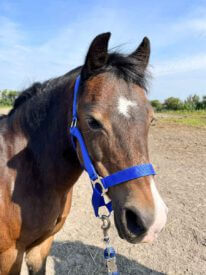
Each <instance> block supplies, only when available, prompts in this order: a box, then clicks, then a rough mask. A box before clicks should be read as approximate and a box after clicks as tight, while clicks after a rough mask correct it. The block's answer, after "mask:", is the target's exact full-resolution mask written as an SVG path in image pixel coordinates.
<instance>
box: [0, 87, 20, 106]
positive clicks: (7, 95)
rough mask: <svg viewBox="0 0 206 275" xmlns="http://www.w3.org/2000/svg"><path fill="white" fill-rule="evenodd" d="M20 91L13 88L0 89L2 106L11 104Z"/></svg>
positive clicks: (0, 104) (0, 103)
mask: <svg viewBox="0 0 206 275" xmlns="http://www.w3.org/2000/svg"><path fill="white" fill-rule="evenodd" d="M18 95H19V93H18V92H17V91H12V90H3V91H0V106H11V105H13V103H14V100H15V99H16V98H17V96H18Z"/></svg>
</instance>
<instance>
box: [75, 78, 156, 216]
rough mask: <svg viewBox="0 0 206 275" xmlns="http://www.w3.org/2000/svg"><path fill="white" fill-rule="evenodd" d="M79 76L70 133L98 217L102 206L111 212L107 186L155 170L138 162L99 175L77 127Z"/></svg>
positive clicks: (139, 176)
mask: <svg viewBox="0 0 206 275" xmlns="http://www.w3.org/2000/svg"><path fill="white" fill-rule="evenodd" d="M80 81H81V79H80V76H78V77H77V78H76V81H75V86H74V99H73V113H72V116H73V117H72V123H71V126H70V134H71V139H72V144H73V147H74V148H75V149H76V146H75V141H74V138H76V139H77V141H78V142H79V145H80V148H81V153H82V158H83V162H84V163H83V165H84V169H85V170H86V172H87V173H88V175H89V178H90V180H91V183H92V188H93V195H92V205H93V208H94V213H95V216H96V217H99V208H100V207H102V206H106V208H107V209H108V211H109V213H111V212H112V202H111V201H110V202H106V199H105V194H106V192H107V191H108V188H110V187H112V186H115V185H117V184H121V183H123V182H126V181H130V180H133V179H137V178H141V177H145V176H150V175H155V174H156V173H155V170H154V168H153V166H152V164H151V163H146V164H140V165H136V166H132V167H129V168H126V169H123V170H121V171H118V172H116V173H114V174H111V175H109V176H107V177H104V178H102V177H100V176H99V175H98V173H97V172H96V170H95V168H94V165H93V164H92V161H91V158H90V156H89V153H88V151H87V148H86V145H85V142H84V139H83V136H82V134H81V132H80V130H79V129H78V127H77V122H78V115H77V96H78V90H79V85H80Z"/></svg>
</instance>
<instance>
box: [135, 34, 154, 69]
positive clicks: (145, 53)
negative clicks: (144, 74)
mask: <svg viewBox="0 0 206 275" xmlns="http://www.w3.org/2000/svg"><path fill="white" fill-rule="evenodd" d="M130 56H131V57H133V58H136V59H138V61H139V62H140V64H141V65H142V69H143V70H145V69H146V68H147V65H148V63H149V57H150V41H149V39H148V38H147V37H144V39H143V40H142V42H141V43H140V45H139V46H138V48H137V49H136V50H135V51H134V52H133V53H132V54H130Z"/></svg>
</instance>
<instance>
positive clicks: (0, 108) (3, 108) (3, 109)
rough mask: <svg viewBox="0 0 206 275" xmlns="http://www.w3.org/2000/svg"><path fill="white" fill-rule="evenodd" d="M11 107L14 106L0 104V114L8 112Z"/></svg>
mask: <svg viewBox="0 0 206 275" xmlns="http://www.w3.org/2000/svg"><path fill="white" fill-rule="evenodd" d="M11 108H12V107H11V106H2V105H0V115H1V114H7V113H8V112H9V110H10V109H11Z"/></svg>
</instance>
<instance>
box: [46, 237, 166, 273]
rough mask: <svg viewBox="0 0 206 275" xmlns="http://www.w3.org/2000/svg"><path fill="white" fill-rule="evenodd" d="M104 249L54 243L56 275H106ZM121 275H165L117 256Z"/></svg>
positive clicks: (71, 243)
mask: <svg viewBox="0 0 206 275" xmlns="http://www.w3.org/2000/svg"><path fill="white" fill-rule="evenodd" d="M103 252H104V251H103V249H101V248H99V247H95V246H92V245H85V244H83V243H81V242H78V241H77V242H54V243H53V246H52V251H51V254H50V255H51V256H52V257H53V261H54V270H55V274H56V275H77V274H78V275H106V274H107V272H106V268H105V262H104V258H103ZM117 264H118V268H119V271H120V274H121V275H165V273H161V272H157V271H154V270H152V269H149V268H147V267H145V266H143V265H141V264H138V263H137V262H136V261H133V260H129V259H128V258H126V257H124V256H121V255H119V254H117Z"/></svg>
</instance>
